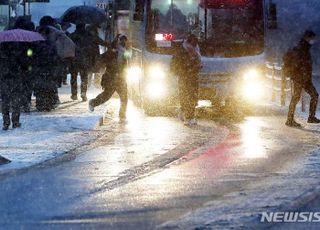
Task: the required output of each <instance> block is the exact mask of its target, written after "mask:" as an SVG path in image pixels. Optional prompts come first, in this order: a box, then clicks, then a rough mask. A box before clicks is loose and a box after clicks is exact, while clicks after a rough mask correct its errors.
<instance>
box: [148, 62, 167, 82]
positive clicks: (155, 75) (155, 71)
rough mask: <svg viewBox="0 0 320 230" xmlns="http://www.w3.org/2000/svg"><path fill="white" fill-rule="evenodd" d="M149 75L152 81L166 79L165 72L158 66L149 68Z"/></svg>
mask: <svg viewBox="0 0 320 230" xmlns="http://www.w3.org/2000/svg"><path fill="white" fill-rule="evenodd" d="M148 75H149V77H150V78H152V79H164V78H165V76H166V74H165V72H164V70H163V69H162V68H161V67H160V66H157V65H154V66H151V67H150V68H149V72H148Z"/></svg>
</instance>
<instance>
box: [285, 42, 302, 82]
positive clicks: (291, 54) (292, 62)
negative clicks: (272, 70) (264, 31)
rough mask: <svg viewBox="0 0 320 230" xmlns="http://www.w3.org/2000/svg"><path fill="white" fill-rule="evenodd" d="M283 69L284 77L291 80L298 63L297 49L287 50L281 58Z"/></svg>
mask: <svg viewBox="0 0 320 230" xmlns="http://www.w3.org/2000/svg"><path fill="white" fill-rule="evenodd" d="M282 61H283V67H282V71H283V74H284V76H286V77H290V78H291V79H293V78H294V77H295V76H296V73H297V71H296V70H297V66H298V61H299V56H298V52H297V49H295V48H293V49H288V50H287V52H286V53H285V54H284V55H283V57H282Z"/></svg>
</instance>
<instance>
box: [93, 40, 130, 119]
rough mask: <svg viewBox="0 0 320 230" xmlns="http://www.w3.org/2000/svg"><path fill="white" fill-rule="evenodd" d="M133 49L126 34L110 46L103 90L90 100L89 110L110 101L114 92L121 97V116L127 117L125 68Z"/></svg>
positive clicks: (107, 53)
mask: <svg viewBox="0 0 320 230" xmlns="http://www.w3.org/2000/svg"><path fill="white" fill-rule="evenodd" d="M130 57H131V51H130V49H129V47H128V39H127V37H126V36H125V35H120V36H117V37H116V39H115V40H114V41H113V42H112V44H111V47H110V48H108V50H107V52H106V55H105V63H106V71H105V73H104V74H103V76H102V81H101V86H102V88H103V92H102V93H101V94H99V95H98V96H97V97H96V98H94V99H91V100H89V110H90V111H92V112H93V111H94V107H96V106H99V105H101V104H103V103H104V102H106V101H108V100H109V99H110V98H111V96H112V95H113V93H114V92H117V93H118V95H119V97H120V103H121V105H120V111H119V118H120V120H121V121H124V120H125V119H126V112H127V104H128V89H127V81H126V74H125V72H126V71H125V70H126V68H127V65H128V59H129V58H130Z"/></svg>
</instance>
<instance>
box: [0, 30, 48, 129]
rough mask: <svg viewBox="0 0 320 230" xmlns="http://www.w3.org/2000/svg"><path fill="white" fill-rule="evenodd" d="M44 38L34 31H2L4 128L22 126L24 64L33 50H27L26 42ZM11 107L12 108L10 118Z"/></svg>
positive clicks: (0, 43)
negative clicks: (21, 107)
mask: <svg viewBox="0 0 320 230" xmlns="http://www.w3.org/2000/svg"><path fill="white" fill-rule="evenodd" d="M43 40H44V38H43V37H42V36H41V35H40V34H39V33H35V32H32V31H27V30H22V29H13V30H8V31H2V32H0V58H1V62H0V66H1V72H0V78H1V79H0V81H1V90H0V91H1V100H2V117H3V128H2V129H3V130H8V129H9V126H10V123H11V122H12V128H19V127H21V123H20V105H21V98H22V96H21V95H22V93H21V92H22V90H23V77H24V66H25V61H26V56H27V55H32V50H30V49H28V50H27V51H26V50H25V47H26V45H25V43H29V42H35V41H43ZM10 107H11V110H12V114H11V119H10Z"/></svg>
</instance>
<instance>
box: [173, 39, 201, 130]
mask: <svg viewBox="0 0 320 230" xmlns="http://www.w3.org/2000/svg"><path fill="white" fill-rule="evenodd" d="M170 65H171V71H172V72H173V73H174V74H176V75H177V76H178V85H179V99H180V106H181V113H182V114H181V119H182V120H183V121H184V124H185V125H189V126H191V125H196V124H197V120H196V119H195V107H196V105H197V102H198V88H199V82H198V74H199V71H200V69H201V55H200V49H199V46H198V38H197V37H196V36H195V35H193V34H190V35H188V37H187V39H186V40H185V41H184V42H183V43H182V47H181V48H180V49H179V50H178V51H177V53H176V54H175V55H174V57H173V59H172V61H171V63H170Z"/></svg>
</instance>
